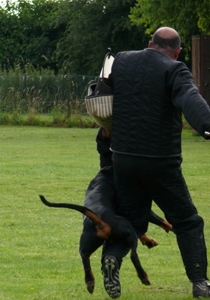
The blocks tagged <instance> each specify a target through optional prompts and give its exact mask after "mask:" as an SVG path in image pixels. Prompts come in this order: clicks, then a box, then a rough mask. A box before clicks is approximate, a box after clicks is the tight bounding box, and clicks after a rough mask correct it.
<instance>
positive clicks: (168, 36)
mask: <svg viewBox="0 0 210 300" xmlns="http://www.w3.org/2000/svg"><path fill="white" fill-rule="evenodd" d="M180 46H181V38H180V36H179V34H178V32H177V31H176V30H175V29H173V28H171V27H160V28H159V29H157V30H156V31H155V33H154V35H153V37H152V40H151V42H150V44H149V48H153V49H156V50H159V51H160V52H162V53H164V54H166V55H168V56H170V57H171V58H173V59H177V58H178V54H179V52H180V50H181V48H180Z"/></svg>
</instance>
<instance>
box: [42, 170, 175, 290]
mask: <svg viewBox="0 0 210 300" xmlns="http://www.w3.org/2000/svg"><path fill="white" fill-rule="evenodd" d="M40 199H41V201H42V202H43V203H44V204H45V205H47V206H50V207H61V208H62V207H63V208H69V209H74V210H77V211H79V212H81V213H82V214H84V215H85V217H84V221H83V231H82V234H81V237H80V249H79V251H80V255H81V258H82V262H83V266H84V272H85V283H86V287H87V290H88V292H89V293H93V291H94V286H95V279H94V276H93V273H92V270H91V264H90V256H91V254H92V253H93V252H95V251H96V250H97V249H98V248H99V247H100V246H101V245H102V244H103V241H104V240H106V239H110V238H111V239H115V238H116V237H117V238H121V239H123V240H125V241H126V242H127V245H128V246H129V248H130V249H131V252H130V257H131V260H132V262H133V265H134V267H135V269H136V271H137V275H138V277H139V279H140V280H141V282H142V283H143V284H145V285H149V284H150V281H149V279H148V276H147V273H146V272H145V271H144V269H143V268H142V266H141V263H140V261H139V258H138V255H137V252H136V250H137V244H138V238H137V235H136V233H135V231H134V229H133V227H132V226H131V224H130V222H129V221H128V220H127V219H125V218H124V217H121V216H118V215H116V214H115V211H116V190H115V186H114V172H113V168H112V167H108V168H104V169H103V170H100V171H99V172H98V174H97V175H96V177H95V178H94V179H92V181H91V182H90V184H89V186H88V188H87V190H86V194H85V199H84V206H80V205H75V204H69V203H52V202H49V201H47V200H46V199H45V198H44V197H43V196H40ZM150 222H151V223H154V224H156V225H158V226H160V227H162V228H163V229H164V230H165V231H167V232H168V231H172V226H171V225H170V224H169V223H168V222H167V221H165V220H163V219H162V218H160V217H159V216H157V215H156V214H154V213H153V212H152V211H151V216H150ZM140 240H141V242H142V244H143V245H146V246H147V247H148V248H152V247H154V246H156V245H157V244H158V243H157V242H156V241H155V240H153V239H151V238H149V237H148V236H146V235H143V236H142V237H141V238H140Z"/></svg>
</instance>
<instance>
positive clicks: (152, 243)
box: [139, 234, 158, 249]
mask: <svg viewBox="0 0 210 300" xmlns="http://www.w3.org/2000/svg"><path fill="white" fill-rule="evenodd" d="M139 240H140V241H141V243H142V245H144V246H147V248H149V249H151V248H153V247H155V246H157V245H158V242H157V241H156V240H154V239H152V238H150V237H149V236H147V235H146V234H144V235H142V236H141V237H140V238H139Z"/></svg>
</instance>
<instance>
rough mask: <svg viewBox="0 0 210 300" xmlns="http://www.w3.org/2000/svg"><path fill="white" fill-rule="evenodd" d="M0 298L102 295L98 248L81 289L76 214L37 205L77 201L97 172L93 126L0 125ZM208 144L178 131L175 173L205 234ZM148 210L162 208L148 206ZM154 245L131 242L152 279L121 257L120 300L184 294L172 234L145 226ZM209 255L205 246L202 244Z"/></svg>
mask: <svg viewBox="0 0 210 300" xmlns="http://www.w3.org/2000/svg"><path fill="white" fill-rule="evenodd" d="M0 132H1V134H0V154H1V155H0V191H1V198H0V199H1V200H0V207H1V217H0V227H1V231H0V299H1V300H44V299H45V300H55V299H56V300H89V299H91V300H99V299H100V300H108V299H110V298H109V297H108V295H107V294H106V292H105V291H104V287H103V280H102V275H101V273H100V255H101V249H98V250H97V251H96V252H95V253H94V254H93V255H92V258H91V261H92V267H93V272H94V275H95V278H96V287H95V291H94V294H93V295H90V294H89V293H88V292H87V291H86V288H85V284H84V274H83V267H82V263H81V259H80V256H79V253H78V247H79V237H80V234H81V231H82V215H81V214H79V213H78V212H75V211H73V210H72V211H70V210H65V209H53V208H48V207H46V206H44V205H43V204H42V203H41V202H40V200H39V197H38V195H39V194H43V195H44V196H46V198H47V199H49V200H51V201H60V202H61V201H63V202H64V201H65V202H71V203H77V204H82V203H83V197H84V193H85V190H86V187H87V185H88V183H89V181H90V180H91V179H92V177H94V176H95V174H96V173H97V172H98V169H99V162H98V154H97V152H96V144H95V136H96V133H97V129H77V128H69V129H68V128H42V127H17V126H15V127H7V126H0ZM209 148H210V144H209V142H208V141H205V140H204V139H202V138H201V137H199V136H193V135H192V133H191V131H184V132H183V157H184V161H183V165H182V166H183V173H184V175H185V178H186V181H187V183H188V186H189V189H190V191H191V194H192V197H193V200H194V202H195V204H196V206H197V208H198V210H199V213H200V214H201V215H202V216H203V217H204V219H205V224H206V226H205V234H206V238H207V240H206V243H207V247H208V246H209V239H208V237H209V235H210V214H209V209H210V201H209V198H210V184H209V167H210V162H209ZM153 208H154V210H155V211H156V212H157V213H159V214H160V215H162V213H161V212H160V211H159V209H158V208H157V207H156V206H155V205H154V207H153ZM148 235H150V236H152V237H153V238H155V239H157V240H158V241H159V246H158V247H156V248H154V249H150V250H148V249H147V248H146V247H145V246H144V247H143V246H142V245H140V244H139V247H138V253H139V256H140V258H141V262H142V265H143V266H144V268H145V269H146V271H147V272H148V274H149V277H150V280H151V283H152V285H151V286H144V285H142V284H141V283H140V281H139V279H138V278H137V276H136V272H135V270H134V267H133V265H132V263H131V261H130V258H129V256H127V257H126V258H125V259H124V261H123V265H122V268H121V272H120V278H121V284H122V296H121V298H120V299H122V300H132V299H133V300H138V299H141V300H147V299H151V300H153V299H154V300H160V299H161V300H163V299H165V300H176V299H177V300H178V299H179V300H180V299H184V300H187V299H192V296H191V283H190V282H189V281H188V279H187V277H186V275H185V272H184V268H183V265H182V261H181V258H180V254H179V251H178V248H177V244H176V240H175V236H174V234H173V233H168V234H167V233H165V232H164V231H163V230H161V229H160V228H158V227H156V226H154V225H152V224H151V225H150V226H149V231H148ZM208 254H209V255H210V252H209V251H208Z"/></svg>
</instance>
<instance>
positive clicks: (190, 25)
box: [130, 0, 201, 56]
mask: <svg viewBox="0 0 210 300" xmlns="http://www.w3.org/2000/svg"><path fill="white" fill-rule="evenodd" d="M199 3H200V2H199ZM199 5H200V4H199ZM130 18H131V21H132V24H135V25H137V26H140V25H144V26H145V28H146V32H147V33H148V34H150V35H151V34H153V33H154V31H155V30H156V29H157V28H158V27H160V26H171V27H173V28H175V29H176V30H177V31H178V32H179V33H180V36H181V38H182V43H183V44H184V49H185V52H186V54H187V55H188V56H189V54H190V50H191V37H192V35H196V34H199V33H200V32H201V29H200V28H199V27H198V14H197V3H196V1H195V0H194V1H191V0H186V1H182V0H177V1H170V0H158V1H157V0H150V1H148V0H137V3H136V5H135V7H133V8H132V9H131V14H130Z"/></svg>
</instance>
